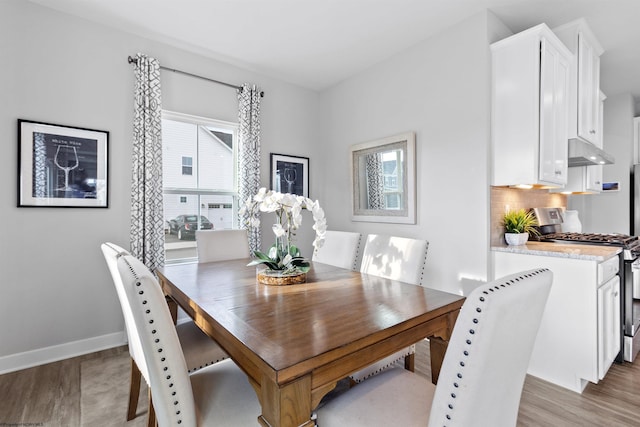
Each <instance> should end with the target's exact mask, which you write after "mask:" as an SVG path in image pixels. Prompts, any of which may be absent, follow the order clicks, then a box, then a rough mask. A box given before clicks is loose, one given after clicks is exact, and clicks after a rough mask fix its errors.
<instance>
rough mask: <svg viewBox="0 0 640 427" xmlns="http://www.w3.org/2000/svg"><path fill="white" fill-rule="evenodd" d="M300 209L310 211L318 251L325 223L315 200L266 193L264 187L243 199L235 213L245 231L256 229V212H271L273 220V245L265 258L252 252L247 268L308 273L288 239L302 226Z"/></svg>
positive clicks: (314, 245) (314, 243) (318, 204)
mask: <svg viewBox="0 0 640 427" xmlns="http://www.w3.org/2000/svg"><path fill="white" fill-rule="evenodd" d="M302 209H307V210H309V211H311V214H312V215H313V219H314V221H315V223H314V224H313V229H314V230H315V231H316V238H315V239H314V240H313V247H314V248H320V247H322V245H323V244H324V236H325V232H326V231H327V220H326V218H325V216H324V210H323V209H322V208H321V207H320V203H319V202H318V201H317V200H316V201H315V202H314V201H313V200H311V199H309V198H307V197H303V196H298V195H295V194H289V193H280V192H277V191H272V190H267V189H266V188H264V187H263V188H261V189H260V190H259V191H258V193H257V194H256V195H254V196H253V197H249V198H248V199H247V201H246V202H245V203H244V205H243V206H242V207H241V208H240V212H239V213H240V215H241V216H243V217H244V216H247V225H248V226H249V227H254V228H257V227H260V216H259V213H260V212H274V213H275V214H276V218H277V222H276V223H275V224H273V227H272V230H273V233H274V234H275V235H276V243H275V244H274V245H273V246H271V248H270V249H269V252H268V253H267V254H265V253H263V252H260V251H255V252H254V254H255V256H256V258H257V259H256V260H254V261H252V262H250V263H249V264H248V265H249V266H252V265H259V264H264V265H266V266H267V267H268V268H269V269H270V270H277V271H281V272H282V273H292V272H305V273H306V272H307V271H309V268H310V264H309V261H308V260H306V259H305V258H303V257H302V256H301V255H300V250H299V249H298V247H297V246H295V245H293V244H291V238H292V237H293V236H294V235H295V231H296V230H297V229H298V228H299V227H300V225H301V224H302Z"/></svg>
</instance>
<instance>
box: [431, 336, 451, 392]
mask: <svg viewBox="0 0 640 427" xmlns="http://www.w3.org/2000/svg"><path fill="white" fill-rule="evenodd" d="M448 344H449V342H448V341H445V340H443V339H442V338H438V337H429V352H430V355H431V382H432V383H434V384H437V383H438V377H439V376H440V368H442V361H443V360H444V354H445V353H446V351H447V345H448Z"/></svg>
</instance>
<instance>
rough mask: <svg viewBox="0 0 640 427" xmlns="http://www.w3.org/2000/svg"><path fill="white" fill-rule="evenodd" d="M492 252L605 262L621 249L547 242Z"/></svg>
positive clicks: (528, 243) (492, 248)
mask: <svg viewBox="0 0 640 427" xmlns="http://www.w3.org/2000/svg"><path fill="white" fill-rule="evenodd" d="M491 250H492V251H497V252H511V253H515V254H527V255H539V256H550V257H558V258H572V259H584V260H591V261H605V260H607V259H609V258H611V257H612V256H615V255H618V254H619V253H620V252H622V248H621V247H618V246H606V245H582V244H575V243H574V244H571V243H569V244H566V243H549V242H532V241H529V242H527V244H526V245H521V246H509V245H500V246H492V247H491Z"/></svg>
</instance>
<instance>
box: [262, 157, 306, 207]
mask: <svg viewBox="0 0 640 427" xmlns="http://www.w3.org/2000/svg"><path fill="white" fill-rule="evenodd" d="M271 189H272V190H274V191H279V192H281V193H291V194H297V195H298V196H304V197H309V158H308V157H298V156H288V155H285V154H275V153H271Z"/></svg>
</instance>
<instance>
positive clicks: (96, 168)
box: [18, 119, 109, 208]
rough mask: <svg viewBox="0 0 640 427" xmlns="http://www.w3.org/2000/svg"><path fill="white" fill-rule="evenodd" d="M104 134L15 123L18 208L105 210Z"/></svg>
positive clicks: (106, 133) (106, 140)
mask: <svg viewBox="0 0 640 427" xmlns="http://www.w3.org/2000/svg"><path fill="white" fill-rule="evenodd" d="M108 149H109V132H107V131H103V130H95V129H85V128H79V127H72V126H61V125H54V124H49V123H41V122H33V121H30V120H22V119H18V207H65V208H106V207H108V201H109V185H108V183H109V180H108V178H109V177H108V160H107V159H108Z"/></svg>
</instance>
